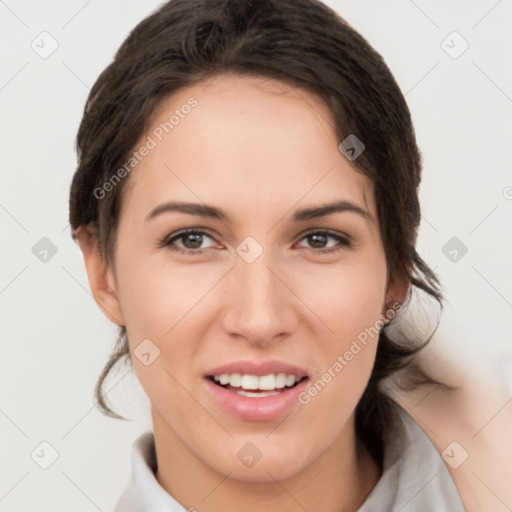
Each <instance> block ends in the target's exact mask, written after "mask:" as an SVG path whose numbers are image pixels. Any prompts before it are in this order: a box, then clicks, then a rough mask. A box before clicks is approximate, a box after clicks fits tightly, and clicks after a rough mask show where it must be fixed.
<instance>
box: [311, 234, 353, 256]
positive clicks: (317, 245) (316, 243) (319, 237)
mask: <svg viewBox="0 0 512 512" xmlns="http://www.w3.org/2000/svg"><path fill="white" fill-rule="evenodd" d="M329 239H334V240H336V241H337V242H338V245H334V247H328V248H326V244H327V243H328V240H329ZM302 240H307V241H308V244H309V245H310V248H311V249H314V250H315V249H316V250H315V252H320V253H326V252H334V251H338V250H341V249H343V248H344V247H350V246H351V242H350V240H349V239H348V238H347V237H345V236H342V235H340V234H338V233H332V232H330V231H313V232H311V233H308V234H306V235H305V236H304V237H303V238H302Z"/></svg>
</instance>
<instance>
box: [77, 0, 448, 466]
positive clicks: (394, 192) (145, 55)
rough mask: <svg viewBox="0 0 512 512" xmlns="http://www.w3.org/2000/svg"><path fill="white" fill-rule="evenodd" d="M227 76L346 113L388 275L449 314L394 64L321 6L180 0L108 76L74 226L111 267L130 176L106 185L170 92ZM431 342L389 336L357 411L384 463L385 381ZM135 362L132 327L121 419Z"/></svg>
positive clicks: (300, 1) (344, 126)
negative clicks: (420, 243)
mask: <svg viewBox="0 0 512 512" xmlns="http://www.w3.org/2000/svg"><path fill="white" fill-rule="evenodd" d="M223 72H234V73H238V74H251V75H258V76H263V77H270V78H275V79H278V80H281V81H284V82H286V83H288V84H290V85H292V86H294V87H300V88H302V89H304V90H306V91H309V92H311V93H314V94H316V95H319V96H320V97H321V98H322V99H323V100H324V101H325V103H326V104H327V106H328V107H329V108H330V110H331V111H332V113H333V115H334V119H335V122H336V126H335V130H336V134H337V136H338V140H339V141H340V142H341V141H343V140H344V139H345V137H347V136H348V135H349V134H355V135H356V136H357V137H358V138H359V139H360V140H361V141H362V142H363V143H364V144H365V146H366V148H365V151H364V152H363V153H362V154H361V155H360V156H359V157H358V158H357V159H356V160H354V161H353V162H352V163H353V165H354V166H355V168H356V169H357V170H358V171H359V172H362V173H364V174H365V175H367V176H369V177H370V178H371V180H372V182H373V184H374V191H375V200H376V204H377V212H378V220H379V225H380V229H381V237H382V240H383V245H384V248H385V254H386V260H387V265H388V277H389V278H391V277H402V278H404V277H405V278H407V280H408V281H409V282H410V283H411V284H412V285H413V286H415V287H417V288H418V289H420V290H423V291H424V292H426V293H427V294H428V295H429V296H431V297H432V298H434V299H435V300H436V301H437V302H438V303H439V305H440V306H441V308H442V294H441V291H440V286H439V281H438V279H437V277H436V275H435V274H434V273H433V272H432V270H431V269H430V268H429V267H428V266H427V265H426V264H425V262H424V261H423V260H422V259H421V258H420V256H419V255H418V254H417V252H416V250H415V244H416V237H417V229H418V226H419V223H420V207H419V200H418V187H419V184H420V175H421V156H420V153H419V150H418V147H417V144H416V139H415V133H414V128H413V126H412V122H411V117H410V113H409V109H408V107H407V104H406V102H405V98H404V97H403V95H402V93H401V91H400V89H399V87H398V85H397V83H396V81H395V79H394V78H393V75H392V74H391V72H390V70H389V69H388V67H387V66H386V64H385V63H384V61H383V59H382V57H381V56H380V55H379V54H378V53H377V52H376V51H375V50H374V49H373V48H372V47H371V46H370V45H369V43H368V42H367V41H366V40H365V39H364V38H363V37H362V36H361V35H359V33H357V32H356V31H355V30H354V29H353V28H352V27H350V26H349V25H348V24H347V23H346V22H345V21H344V20H343V19H342V18H340V17H339V16H338V14H337V13H335V12H334V11H333V10H331V9H330V8H328V7H327V6H325V5H324V4H322V3H321V2H319V1H317V0H257V1H256V0H254V1H253V0H244V1H240V0H172V1H170V2H168V3H165V4H164V5H162V6H161V7H160V8H159V9H158V10H156V11H155V12H154V13H153V14H151V15H150V16H148V17H147V18H145V19H144V20H142V21H141V22H140V23H139V24H138V25H137V26H136V27H135V28H134V29H133V30H132V31H131V33H130V34H129V35H128V37H127V38H126V40H125V41H124V42H123V43H122V45H121V46H120V48H119V49H118V51H117V53H116V55H115V58H114V60H113V62H112V63H111V64H110V65H109V66H108V67H107V68H106V69H105V70H104V71H103V72H102V73H101V75H100V76H99V78H98V80H97V81H96V83H95V84H94V86H93V87H92V89H91V91H90V94H89V97H88V99H87V103H86V105H85V108H84V114H83V119H82V121H81V124H80V127H79V130H78V134H77V139H76V145H77V154H78V168H77V170H76V172H75V175H74V177H73V182H72V185H71V193H70V213H69V222H70V224H71V227H72V229H73V231H74V230H76V229H77V228H78V227H79V226H82V225H91V226H93V227H94V228H95V229H96V230H97V236H98V242H99V245H100V248H101V251H102V257H103V258H104V261H105V262H106V263H107V264H109V263H113V261H112V260H113V254H114V246H115V242H116V232H117V226H118V222H119V212H120V209H121V204H122V200H123V189H124V187H125V186H126V183H127V181H128V178H125V179H123V180H121V181H120V182H119V183H118V184H117V185H116V186H115V187H113V189H112V190H111V191H110V192H109V193H108V194H105V197H103V198H101V199H98V198H97V197H96V194H95V190H97V188H98V187H101V185H102V184H103V183H105V182H106V181H107V180H108V179H109V178H111V176H112V175H113V173H114V171H115V170H117V169H119V168H120V167H121V166H122V165H123V163H124V162H126V160H127V158H128V155H129V154H130V153H131V152H132V151H133V149H134V146H135V145H136V143H137V142H138V140H139V139H140V137H141V136H142V135H143V133H144V132H145V130H147V127H148V123H149V122H150V119H151V116H152V114H154V113H155V111H156V108H157V107H158V105H159V104H160V102H161V101H162V100H163V99H164V98H165V97H166V96H168V95H170V94H172V93H175V92H176V91H178V90H179V89H181V88H184V87H187V86H190V85H192V84H195V83H198V82H201V81H204V80H206V79H208V78H212V77H214V76H215V75H216V74H220V73H223ZM74 237H75V234H74V233H73V238H74ZM409 292H410V290H409ZM409 298H410V293H409ZM430 339H431V336H430V337H429V338H428V339H427V340H424V341H423V342H419V341H418V340H416V341H415V340H407V343H398V342H397V341H396V340H395V341H393V340H391V339H390V338H389V337H388V335H386V329H384V330H382V331H381V333H380V337H379V343H378V348H377V356H376V361H375V365H374V368H373V372H372V374H371V377H370V380H369V382H368V385H367V388H366V390H365V392H364V394H363V396H362V397H361V400H360V401H359V403H358V405H357V407H356V431H357V434H358V437H359V439H361V440H362V441H363V442H364V443H365V444H366V446H367V447H368V449H369V450H370V452H371V453H372V455H373V456H374V457H375V459H376V460H377V461H379V462H380V463H382V456H383V446H382V439H381V433H382V432H384V429H385V428H386V426H387V425H388V424H389V422H390V419H391V415H392V407H391V401H390V399H389V398H388V397H387V396H386V395H385V394H384V393H383V392H382V391H381V390H380V389H379V386H378V385H379V382H381V381H382V379H384V378H385V377H387V376H389V375H391V374H392V373H394V372H396V371H397V370H398V369H402V368H405V366H407V365H409V367H411V365H410V363H411V360H412V358H413V357H414V356H415V355H416V353H417V352H418V351H419V350H420V349H421V348H423V347H424V346H425V345H426V343H428V341H429V340H430ZM128 355H129V348H128V342H127V339H126V328H125V327H121V328H120V336H119V339H118V341H117V344H116V347H115V350H114V352H113V354H112V356H111V358H110V360H109V361H108V363H107V364H106V366H105V368H104V370H103V372H102V374H101V377H100V379H99V381H98V384H97V387H96V398H97V400H98V402H99V404H100V406H101V408H102V410H103V412H105V413H106V414H108V415H110V416H113V417H118V418H120V416H119V415H118V414H116V413H115V412H114V411H112V409H110V407H109V406H108V405H107V404H106V403H105V401H104V396H103V394H102V392H101V390H102V385H103V383H104V380H105V378H106V376H107V375H108V374H109V372H110V370H111V369H112V368H113V367H114V366H115V365H116V363H117V362H119V361H120V360H121V359H122V358H123V357H124V356H128ZM416 375H419V373H416ZM425 377H426V376H425ZM426 380H427V381H428V378H426ZM430 381H431V382H432V380H430Z"/></svg>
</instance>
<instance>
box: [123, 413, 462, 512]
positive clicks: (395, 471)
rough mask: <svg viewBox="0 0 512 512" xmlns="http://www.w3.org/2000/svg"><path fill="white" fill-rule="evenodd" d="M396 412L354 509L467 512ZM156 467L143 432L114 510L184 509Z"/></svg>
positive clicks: (426, 442) (416, 433) (419, 437)
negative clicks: (368, 485)
mask: <svg viewBox="0 0 512 512" xmlns="http://www.w3.org/2000/svg"><path fill="white" fill-rule="evenodd" d="M396 410H397V413H398V415H397V419H398V420H399V421H398V424H397V423H394V424H393V427H392V428H391V429H390V431H388V432H386V433H385V436H384V443H385V444H384V446H385V448H384V461H383V465H384V467H383V473H382V475H381V477H380V479H379V481H378V482H377V485H376V486H375V487H374V488H373V489H372V491H371V492H370V494H369V495H368V497H367V498H366V500H365V502H364V503H363V504H362V505H361V507H359V509H358V510H357V512H465V511H464V507H463V505H462V502H461V499H460V496H459V493H458V491H457V488H456V487H455V484H454V482H453V479H452V477H451V475H450V473H449V472H448V469H447V468H446V466H445V464H444V462H443V459H442V458H441V456H440V455H439V453H438V451H437V450H436V448H435V447H434V445H433V444H432V442H431V441H430V439H429V438H428V436H427V435H426V434H425V433H424V432H423V430H422V429H421V428H420V426H419V425H418V424H417V423H416V422H415V421H414V419H413V418H412V417H411V416H410V415H409V414H408V413H407V412H406V411H405V410H404V409H402V408H401V407H400V406H398V405H396ZM399 425H401V426H402V427H403V428H401V427H400V426H399ZM397 427H398V429H397ZM155 471H156V453H155V440H154V436H153V432H145V433H144V434H142V435H141V436H139V437H138V438H137V439H136V440H135V442H134V443H133V447H132V478H131V481H130V483H129V485H128V486H127V487H126V489H125V490H124V491H123V493H122V495H121V497H120V498H119V501H118V503H117V505H116V508H115V510H114V512H186V511H187V509H186V508H185V507H184V506H183V505H180V504H179V503H178V502H177V501H176V500H175V499H174V498H173V497H172V496H171V495H170V494H169V493H168V492H167V491H165V490H164V489H163V487H161V486H160V484H159V483H158V481H157V480H156V478H155Z"/></svg>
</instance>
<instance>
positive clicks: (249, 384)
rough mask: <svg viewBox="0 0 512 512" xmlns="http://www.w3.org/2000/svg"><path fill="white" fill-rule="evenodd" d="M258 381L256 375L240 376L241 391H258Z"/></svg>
mask: <svg viewBox="0 0 512 512" xmlns="http://www.w3.org/2000/svg"><path fill="white" fill-rule="evenodd" d="M259 381H260V379H259V378H258V377H257V376H256V375H242V384H241V386H242V389H258V387H259V385H260V382H259Z"/></svg>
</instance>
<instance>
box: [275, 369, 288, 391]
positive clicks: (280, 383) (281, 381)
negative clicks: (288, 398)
mask: <svg viewBox="0 0 512 512" xmlns="http://www.w3.org/2000/svg"><path fill="white" fill-rule="evenodd" d="M285 386H286V374H285V373H278V374H277V375H276V388H277V389H280V388H284V387H285Z"/></svg>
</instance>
